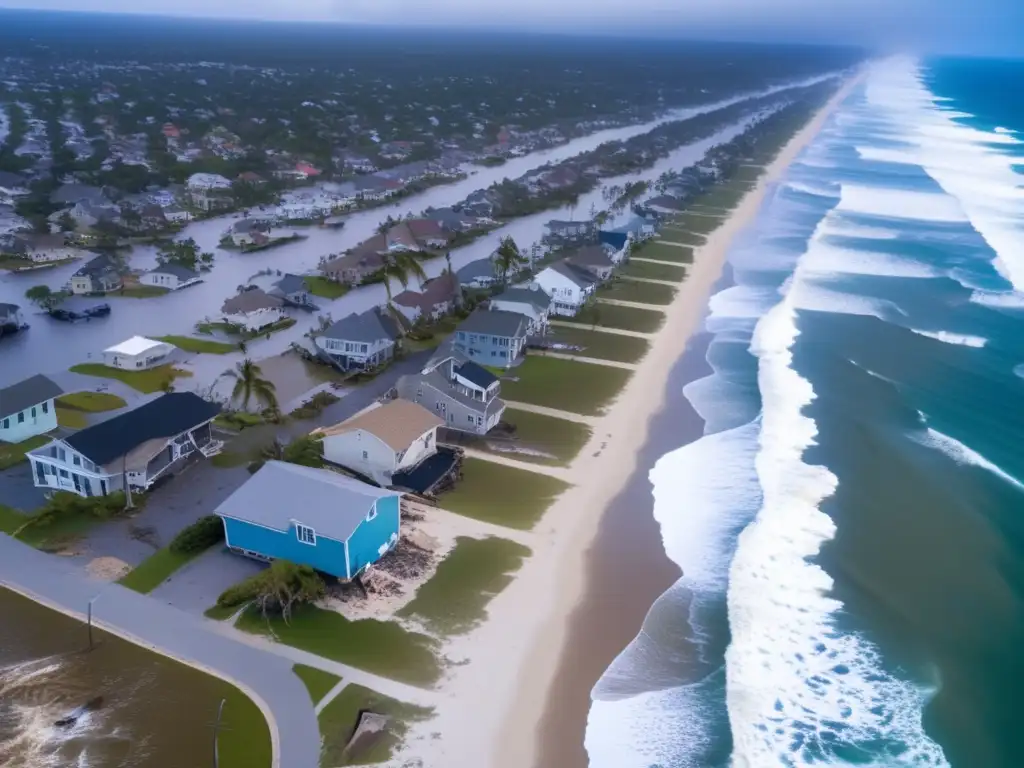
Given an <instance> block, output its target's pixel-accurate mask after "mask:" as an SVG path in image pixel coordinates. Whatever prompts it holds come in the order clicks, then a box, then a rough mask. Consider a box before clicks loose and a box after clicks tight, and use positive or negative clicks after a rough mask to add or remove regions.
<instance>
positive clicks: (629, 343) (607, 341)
mask: <svg viewBox="0 0 1024 768" xmlns="http://www.w3.org/2000/svg"><path fill="white" fill-rule="evenodd" d="M635 285H644V283H635ZM651 285H653V284H651ZM656 287H659V288H660V287H661V286H656ZM608 306H614V305H611V304H610V305H608ZM602 309H603V308H602ZM549 338H551V339H554V340H556V341H559V342H561V343H563V344H571V345H573V346H574V347H582V348H583V349H582V350H581V351H573V350H555V351H557V352H560V353H564V354H567V355H579V356H580V357H596V358H598V359H601V360H614V361H616V362H620V363H635V362H638V361H639V360H641V359H642V358H643V356H644V355H646V354H647V350H648V349H649V348H650V342H649V341H647V339H641V338H639V337H637V336H623V335H621V334H618V333H605V332H604V331H593V330H589V329H587V328H584V327H582V326H581V327H579V328H570V327H569V326H567V325H556V326H552V328H551V336H550V337H549Z"/></svg>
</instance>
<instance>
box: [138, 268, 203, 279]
mask: <svg viewBox="0 0 1024 768" xmlns="http://www.w3.org/2000/svg"><path fill="white" fill-rule="evenodd" d="M149 272H150V274H154V273H155V274H158V275H174V276H175V277H177V278H178V279H179V280H195V279H196V278H197V277H199V273H198V272H196V271H195V270H192V269H189V268H188V267H183V266H182V265H181V264H161V265H160V266H159V267H156V268H155V269H151V270H149Z"/></svg>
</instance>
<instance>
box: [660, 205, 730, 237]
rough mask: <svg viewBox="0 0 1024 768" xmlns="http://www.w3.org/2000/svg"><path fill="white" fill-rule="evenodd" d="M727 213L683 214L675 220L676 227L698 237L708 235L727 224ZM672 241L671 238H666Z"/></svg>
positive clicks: (703, 212)
mask: <svg viewBox="0 0 1024 768" xmlns="http://www.w3.org/2000/svg"><path fill="white" fill-rule="evenodd" d="M726 215H727V214H726V211H714V212H712V211H702V212H701V213H681V214H679V215H678V216H677V217H676V218H675V219H674V221H675V223H676V226H678V227H679V228H680V229H685V230H686V231H687V232H693V233H695V234H698V235H707V234H710V233H711V232H714V231H715V230H716V229H718V228H719V227H720V226H721V225H722V224H723V222H725V218H726ZM666 239H671V238H666Z"/></svg>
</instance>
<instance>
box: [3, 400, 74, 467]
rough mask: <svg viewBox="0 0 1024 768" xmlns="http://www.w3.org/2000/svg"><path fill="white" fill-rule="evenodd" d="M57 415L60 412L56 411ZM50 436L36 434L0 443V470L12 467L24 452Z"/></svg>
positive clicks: (36, 446)
mask: <svg viewBox="0 0 1024 768" xmlns="http://www.w3.org/2000/svg"><path fill="white" fill-rule="evenodd" d="M57 415H58V417H59V416H60V412H59V411H58V413H57ZM50 440H51V438H50V437H49V436H47V435H36V436H35V437H30V438H29V439H28V440H22V441H21V442H20V443H0V470H4V469H8V468H9V467H13V466H14V465H15V464H20V463H21V462H22V461H24V460H25V454H26V453H28V452H29V451H31V450H32V449H33V448H38V447H39V446H41V445H46V444H47V443H48V442H50Z"/></svg>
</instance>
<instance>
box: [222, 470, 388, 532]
mask: <svg viewBox="0 0 1024 768" xmlns="http://www.w3.org/2000/svg"><path fill="white" fill-rule="evenodd" d="M398 495H400V494H397V493H394V492H393V491H388V490H385V489H383V488H377V487H376V486H373V485H367V484H366V483H361V482H359V481H358V480H354V479H352V478H350V477H346V476H345V475H342V474H339V473H338V472H332V471H330V470H327V469H313V468H311V467H300V466H299V465H297V464H288V463H286V462H283V461H268V462H267V463H266V464H264V465H263V467H261V468H260V471H259V472H257V473H256V474H255V475H253V476H252V477H251V478H249V480H248V481H247V482H246V483H245V485H243V486H242V487H241V488H239V489H238V490H237V491H235V492H234V493H232V494H231V495H230V496H228V497H227V499H225V500H224V501H223V502H222V503H221V505H220V506H219V507H217V509H216V510H214V511H215V512H216V513H217V514H218V515H221V516H223V517H231V518H234V519H236V520H243V521H246V522H250V523H256V524H257V525H262V526H265V527H267V528H273V529H274V530H277V531H287V530H288V529H289V528H290V527H291V526H292V524H293V523H295V522H298V523H301V524H302V525H308V526H309V527H311V528H313V529H314V530H315V531H316V534H317V536H326V537H327V538H330V539H334V540H335V541H346V540H348V538H349V537H350V536H351V535H352V534H353V533H354V532H355V530H356V528H358V527H359V524H360V523H361V522H362V521H363V520H365V519H366V515H367V514H368V513H369V511H370V509H371V507H373V505H374V503H375V502H376V501H377V500H378V499H382V498H386V497H389V496H398Z"/></svg>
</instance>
